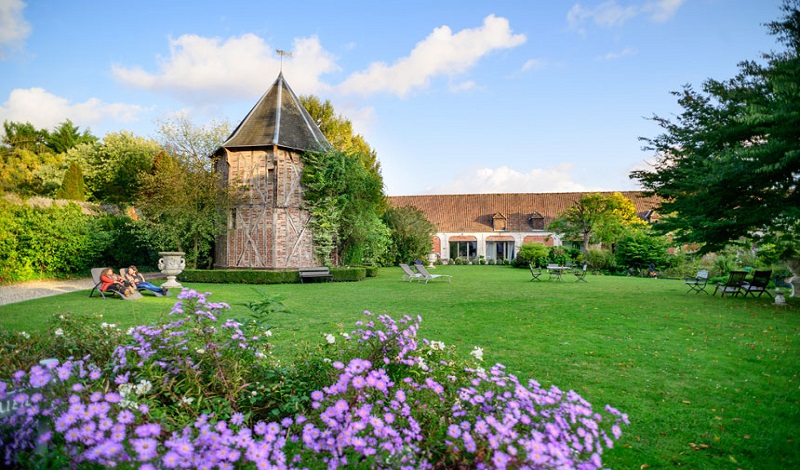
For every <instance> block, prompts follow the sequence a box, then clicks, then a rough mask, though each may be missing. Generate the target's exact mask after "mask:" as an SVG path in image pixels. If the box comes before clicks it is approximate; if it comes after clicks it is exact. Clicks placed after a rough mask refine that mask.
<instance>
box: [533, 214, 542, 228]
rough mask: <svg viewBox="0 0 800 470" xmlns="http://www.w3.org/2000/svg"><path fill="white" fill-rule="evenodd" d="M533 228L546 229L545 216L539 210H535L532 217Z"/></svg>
mask: <svg viewBox="0 0 800 470" xmlns="http://www.w3.org/2000/svg"><path fill="white" fill-rule="evenodd" d="M530 221H531V229H532V230H544V217H542V215H541V214H539V213H538V212H534V213H533V214H532V215H531V218H530Z"/></svg>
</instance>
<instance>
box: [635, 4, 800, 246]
mask: <svg viewBox="0 0 800 470" xmlns="http://www.w3.org/2000/svg"><path fill="white" fill-rule="evenodd" d="M782 11H783V12H784V13H785V16H784V17H783V18H782V19H781V20H779V21H774V22H771V23H769V24H768V25H767V27H768V29H769V31H770V33H771V34H773V35H775V36H777V39H778V42H779V43H782V44H783V45H785V46H786V50H785V51H783V52H770V53H767V54H764V55H763V59H764V60H765V64H763V65H762V64H759V63H756V62H753V61H745V62H742V63H740V64H739V73H738V74H737V75H736V76H735V77H734V78H732V79H730V80H725V81H718V80H714V79H709V80H707V81H706V82H705V83H703V86H702V91H695V90H694V89H693V88H692V86H691V85H687V86H685V87H684V89H683V91H680V92H674V93H673V94H674V95H676V96H678V103H679V104H680V106H681V107H682V108H683V112H682V113H681V114H680V115H678V116H677V117H676V118H674V119H668V118H663V117H659V116H654V117H653V120H654V121H655V122H656V123H658V124H659V126H661V128H662V129H663V133H662V134H660V135H658V136H656V137H654V138H642V140H643V141H645V142H646V143H647V146H646V147H645V148H646V149H649V150H653V151H655V152H656V156H657V161H656V163H655V166H654V168H653V169H652V170H642V171H635V172H633V173H631V177H632V178H635V179H638V180H639V181H640V182H641V184H642V185H643V186H644V188H645V189H648V190H650V191H652V192H653V193H655V194H656V195H658V196H660V197H661V199H662V201H663V202H662V203H661V207H660V208H659V212H661V214H662V215H664V216H666V217H662V218H661V220H660V221H659V224H658V225H657V226H656V228H658V229H660V230H661V231H664V232H669V233H671V234H672V235H673V236H674V237H675V239H676V240H677V241H679V242H684V243H698V244H701V251H704V252H710V251H717V250H719V249H721V248H723V247H724V246H725V245H727V244H728V243H730V242H731V241H736V240H739V239H741V238H742V237H744V238H759V237H762V236H765V237H766V239H767V240H768V241H771V242H774V243H776V244H777V245H778V246H779V247H780V249H779V251H780V253H781V256H782V257H783V258H785V259H789V258H797V257H798V255H800V222H799V221H800V187H799V185H800V56H799V55H798V54H799V53H800V0H785V1H784V4H783V7H782Z"/></svg>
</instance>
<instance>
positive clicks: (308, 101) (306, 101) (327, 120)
mask: <svg viewBox="0 0 800 470" xmlns="http://www.w3.org/2000/svg"><path fill="white" fill-rule="evenodd" d="M300 103H302V104H303V107H304V108H305V109H306V111H308V114H309V115H311V117H312V118H313V119H314V122H316V123H317V125H318V126H319V130H320V131H322V134H323V135H325V138H326V139H328V142H330V144H331V145H332V146H333V148H335V149H338V150H341V151H343V152H347V153H351V154H355V155H358V157H359V159H360V160H361V164H362V165H364V168H366V169H367V170H369V171H370V172H371V173H373V174H375V175H377V176H380V172H381V166H380V162H378V156H377V153H376V152H375V151H374V150H372V148H370V146H369V144H368V143H367V141H366V140H364V137H363V136H362V135H361V134H353V123H351V122H350V120H349V119H346V118H345V117H343V116H342V115H337V114H336V111H334V109H333V105H332V104H331V102H330V101H329V100H325V102H324V103H323V102H322V101H320V99H319V98H318V97H316V96H314V95H309V96H301V97H300ZM381 185H383V179H382V178H381Z"/></svg>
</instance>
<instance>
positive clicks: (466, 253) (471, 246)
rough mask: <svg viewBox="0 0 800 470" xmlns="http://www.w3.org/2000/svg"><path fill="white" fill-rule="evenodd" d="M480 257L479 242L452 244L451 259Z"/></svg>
mask: <svg viewBox="0 0 800 470" xmlns="http://www.w3.org/2000/svg"><path fill="white" fill-rule="evenodd" d="M477 256H478V242H477V241H475V242H450V258H451V259H456V258H464V259H473V258H477Z"/></svg>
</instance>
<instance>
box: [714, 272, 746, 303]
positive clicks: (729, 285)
mask: <svg viewBox="0 0 800 470" xmlns="http://www.w3.org/2000/svg"><path fill="white" fill-rule="evenodd" d="M746 276H747V271H731V274H730V275H729V276H728V280H727V281H725V284H722V283H719V284H717V287H716V288H715V289H714V295H717V291H720V293H721V294H722V295H721V296H720V297H725V294H731V295H733V297H736V296H737V295H739V294H741V293H742V286H743V285H744V279H745V277H746Z"/></svg>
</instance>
